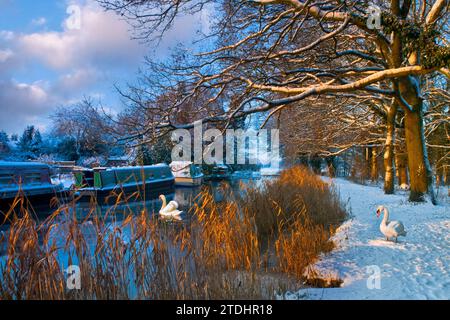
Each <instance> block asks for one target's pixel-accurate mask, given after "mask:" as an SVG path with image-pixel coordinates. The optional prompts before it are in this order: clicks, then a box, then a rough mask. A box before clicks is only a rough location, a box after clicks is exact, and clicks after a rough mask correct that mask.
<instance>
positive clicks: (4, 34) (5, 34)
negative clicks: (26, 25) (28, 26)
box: [0, 30, 14, 41]
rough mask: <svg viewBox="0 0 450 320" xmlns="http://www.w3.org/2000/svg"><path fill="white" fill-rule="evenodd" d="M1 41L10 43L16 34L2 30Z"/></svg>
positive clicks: (0, 33)
mask: <svg viewBox="0 0 450 320" xmlns="http://www.w3.org/2000/svg"><path fill="white" fill-rule="evenodd" d="M0 39H2V40H6V41H10V40H13V39H14V32H12V31H8V30H0Z"/></svg>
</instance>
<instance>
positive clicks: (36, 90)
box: [0, 80, 52, 132]
mask: <svg viewBox="0 0 450 320" xmlns="http://www.w3.org/2000/svg"><path fill="white" fill-rule="evenodd" d="M42 85H43V83H39V82H37V83H33V84H26V83H19V82H16V81H13V80H11V81H0V119H1V123H0V130H5V131H7V132H15V131H16V130H17V128H23V127H25V126H26V125H27V124H33V123H36V121H37V120H38V119H39V118H41V117H42V116H43V115H45V114H46V113H47V112H48V111H49V110H50V107H51V105H52V101H51V100H52V98H51V97H50V96H49V95H48V94H47V92H46V90H45V89H44V88H43V87H42ZM41 121H42V120H41Z"/></svg>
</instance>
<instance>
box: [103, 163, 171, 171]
mask: <svg viewBox="0 0 450 320" xmlns="http://www.w3.org/2000/svg"><path fill="white" fill-rule="evenodd" d="M167 167H169V166H168V165H167V164H165V163H158V164H154V165H151V166H135V167H113V168H108V170H114V171H122V170H130V169H151V168H167Z"/></svg>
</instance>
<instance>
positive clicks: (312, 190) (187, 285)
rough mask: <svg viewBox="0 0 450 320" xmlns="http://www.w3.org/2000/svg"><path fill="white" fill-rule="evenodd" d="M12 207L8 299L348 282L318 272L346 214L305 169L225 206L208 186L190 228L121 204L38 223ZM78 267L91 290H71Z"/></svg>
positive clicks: (271, 290) (261, 290)
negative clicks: (69, 272)
mask: <svg viewBox="0 0 450 320" xmlns="http://www.w3.org/2000/svg"><path fill="white" fill-rule="evenodd" d="M122 198H123V197H122ZM13 211H14V213H12V212H10V213H9V219H10V221H11V225H10V227H9V230H8V232H7V233H5V234H4V236H3V238H2V239H0V251H1V250H2V248H3V250H4V252H5V253H6V255H5V256H4V258H3V259H0V299H130V298H133V299H270V298H274V297H275V295H277V294H281V293H282V292H285V291H287V290H296V289H298V288H299V287H300V286H301V285H302V284H304V283H306V284H307V285H318V286H335V285H339V280H338V279H332V278H328V279H322V278H321V277H320V276H318V275H317V274H316V273H315V272H314V271H313V269H312V268H311V267H310V266H311V264H312V263H313V262H314V261H315V260H316V259H317V257H318V256H319V254H320V253H323V252H328V251H330V250H331V249H332V248H333V243H332V242H331V241H330V236H331V235H332V234H333V232H334V228H335V227H336V225H338V224H339V223H340V222H341V221H342V220H343V219H345V217H346V213H345V210H344V209H343V208H342V206H341V204H340V203H339V201H338V196H337V194H336V193H335V192H334V191H333V190H332V189H330V187H329V186H328V185H327V184H326V183H324V182H323V181H322V180H321V179H320V178H318V177H316V176H314V175H313V174H311V173H310V172H309V171H308V170H306V169H303V168H293V169H290V170H287V171H285V172H283V174H282V176H281V177H280V178H279V179H278V180H275V181H272V182H267V183H265V184H264V185H263V186H262V187H260V188H247V189H246V190H245V191H244V192H243V194H233V193H232V192H228V191H227V197H226V201H223V202H216V201H215V200H214V198H213V196H212V195H211V193H210V192H208V191H207V190H204V191H203V192H202V193H201V195H200V196H199V198H198V199H197V201H196V204H195V205H194V206H193V208H192V209H191V215H192V219H191V222H190V223H188V224H185V223H177V222H175V221H167V220H161V219H159V218H157V217H155V216H154V215H152V214H149V212H147V211H146V210H143V211H142V212H140V213H139V214H136V213H134V214H127V213H131V212H123V211H126V210H122V211H121V210H119V209H118V206H113V209H111V210H110V211H109V212H108V214H107V215H108V219H107V220H106V219H105V217H104V216H98V215H97V214H96V212H95V208H92V210H90V211H89V213H88V214H87V215H86V216H84V217H83V218H82V219H79V218H77V215H76V210H75V204H74V203H72V204H71V206H67V207H64V208H62V209H58V210H56V211H55V212H54V213H53V214H52V215H51V216H50V217H49V218H48V219H47V220H46V221H44V222H42V223H39V224H38V223H36V222H35V220H34V219H33V217H32V215H31V214H30V213H29V211H28V210H27V208H25V207H19V208H16V209H15V210H13ZM116 216H117V217H120V218H119V219H120V221H115V217H116ZM123 217H125V218H123ZM62 253H64V257H65V260H67V261H64V262H63V261H62V259H61V254H62ZM63 263H64V266H63ZM71 264H75V265H78V266H79V267H80V269H81V287H82V290H78V291H77V290H74V291H70V290H67V288H66V275H65V274H64V272H63V268H64V267H67V265H71Z"/></svg>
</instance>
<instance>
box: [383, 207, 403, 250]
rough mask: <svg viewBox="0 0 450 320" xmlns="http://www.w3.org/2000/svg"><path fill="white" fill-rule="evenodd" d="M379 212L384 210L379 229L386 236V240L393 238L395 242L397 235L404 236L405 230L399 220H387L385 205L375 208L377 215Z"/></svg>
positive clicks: (387, 212) (387, 213)
mask: <svg viewBox="0 0 450 320" xmlns="http://www.w3.org/2000/svg"><path fill="white" fill-rule="evenodd" d="M381 212H384V216H383V221H381V224H380V231H381V232H382V233H383V234H384V235H385V236H386V240H388V241H389V238H394V239H395V242H397V238H398V237H399V236H403V237H406V231H405V227H404V225H403V223H402V222H401V221H389V211H388V209H387V208H386V207H385V206H379V207H378V208H377V217H380V215H381Z"/></svg>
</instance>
